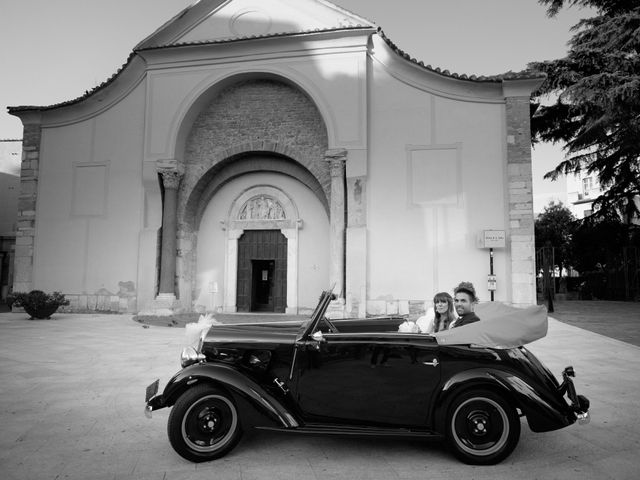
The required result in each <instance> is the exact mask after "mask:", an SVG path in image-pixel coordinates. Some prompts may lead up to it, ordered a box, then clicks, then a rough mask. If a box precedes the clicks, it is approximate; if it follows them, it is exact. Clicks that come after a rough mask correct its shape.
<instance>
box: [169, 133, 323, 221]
mask: <svg viewBox="0 0 640 480" xmlns="http://www.w3.org/2000/svg"><path fill="white" fill-rule="evenodd" d="M252 147H257V149H255V150H251V148H252ZM244 149H248V150H244ZM238 151H240V152H241V153H238ZM225 153H227V154H229V156H228V157H226V158H224V159H220V160H218V159H214V161H212V162H211V167H210V168H209V170H207V171H205V172H204V173H202V174H201V177H200V179H199V180H198V182H197V183H196V184H195V185H194V186H193V188H191V190H190V191H188V192H187V191H183V192H182V193H183V197H186V201H185V202H183V203H181V205H180V206H179V208H178V218H179V223H180V224H181V225H182V228H183V229H186V230H188V231H197V230H198V227H199V223H200V220H201V218H202V214H203V212H204V210H205V209H206V207H207V205H208V204H209V201H210V200H211V199H212V198H213V196H214V195H215V193H216V192H217V191H218V190H219V189H220V188H221V187H222V186H223V185H225V184H226V183H228V182H229V181H231V180H233V179H234V178H236V177H239V176H241V175H244V174H247V173H255V172H257V171H259V172H274V173H281V174H284V175H287V176H290V177H292V178H295V179H296V180H298V181H300V182H301V183H302V184H303V185H305V186H306V187H307V188H309V190H311V192H312V193H313V194H314V195H315V196H316V197H317V198H318V200H319V201H320V203H321V204H322V206H323V207H324V209H325V211H326V212H327V215H329V200H330V192H327V188H326V187H325V186H323V185H322V184H321V183H320V181H319V180H318V179H317V178H316V176H315V175H313V174H312V173H311V172H310V171H309V170H308V169H306V168H305V167H304V166H303V165H301V164H299V163H298V162H296V161H295V160H293V158H295V157H294V156H293V155H295V151H292V149H289V148H282V147H278V144H277V142H273V143H268V142H262V143H261V144H260V145H258V144H255V145H237V146H236V147H234V148H233V149H229V150H228V151H225ZM274 154H275V155H274ZM287 154H288V155H287Z"/></svg>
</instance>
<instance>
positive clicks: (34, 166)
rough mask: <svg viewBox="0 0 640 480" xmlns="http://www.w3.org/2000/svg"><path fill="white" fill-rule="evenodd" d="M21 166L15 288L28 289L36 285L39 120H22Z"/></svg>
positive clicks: (16, 290)
mask: <svg viewBox="0 0 640 480" xmlns="http://www.w3.org/2000/svg"><path fill="white" fill-rule="evenodd" d="M22 123H23V124H24V133H23V139H22V166H21V169H20V193H19V195H18V226H17V231H16V247H15V248H16V249H15V257H14V277H13V291H14V292H28V291H30V290H32V288H33V274H34V272H33V256H34V250H35V243H36V203H37V199H38V177H39V170H40V140H41V136H42V130H41V128H40V124H39V119H33V120H29V119H24V118H23V119H22Z"/></svg>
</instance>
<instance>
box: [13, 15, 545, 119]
mask: <svg viewBox="0 0 640 480" xmlns="http://www.w3.org/2000/svg"><path fill="white" fill-rule="evenodd" d="M371 28H372V27H371V26H370V25H360V24H358V25H353V26H348V27H340V28H334V29H326V30H325V29H314V30H306V31H300V32H281V33H272V34H266V35H250V36H244V37H233V38H227V39H220V40H211V41H200V42H185V43H175V44H169V45H154V46H148V47H144V48H140V49H136V50H134V51H133V52H131V54H130V55H129V57H128V58H127V61H126V62H125V63H124V64H123V65H122V66H121V67H120V68H119V69H118V71H117V72H116V73H114V74H113V75H112V76H111V77H109V78H108V79H107V80H105V81H104V82H102V83H101V84H100V85H98V86H96V87H94V88H93V89H91V90H86V91H85V92H84V94H83V95H81V96H79V97H77V98H74V99H73V100H67V101H64V102H61V103H56V104H53V105H47V106H34V105H20V106H12V107H8V108H7V110H8V112H9V113H17V112H21V111H29V110H41V111H44V110H53V109H56V108H60V107H66V106H69V105H74V104H76V103H79V102H81V101H83V100H85V99H86V98H88V97H90V96H92V95H93V94H95V93H97V92H99V91H100V90H102V89H104V88H106V87H107V86H108V85H110V84H111V83H113V82H114V81H115V79H116V78H117V77H118V76H119V75H120V74H121V73H122V71H123V70H124V69H125V68H126V67H127V65H129V64H130V63H131V61H132V59H133V58H134V56H135V55H136V54H137V52H141V51H146V50H158V49H163V48H178V47H188V46H198V45H202V46H204V45H219V44H225V43H235V42H245V41H251V40H259V39H265V38H278V37H293V36H297V35H308V34H310V33H320V32H322V33H326V32H338V31H347V30H361V29H363V30H366V29H371ZM377 33H378V35H380V37H381V38H382V39H383V40H384V41H385V43H386V44H387V45H388V46H389V47H390V48H391V50H393V51H394V52H395V53H396V54H397V55H399V56H400V57H402V58H404V59H405V60H407V61H408V62H411V63H413V64H416V65H418V66H420V67H422V68H424V69H425V70H428V71H431V72H435V73H437V74H440V75H443V76H445V77H450V78H455V79H459V80H467V81H472V82H496V83H498V82H501V81H503V80H523V79H531V78H544V74H542V73H540V72H535V71H531V70H523V71H521V72H511V71H509V72H506V73H503V74H500V75H491V76H485V75H480V76H476V75H466V74H458V73H455V72H454V73H451V72H449V70H442V69H440V68H439V67H435V68H434V67H432V66H431V65H425V64H424V62H422V61H418V60H416V59H415V58H413V57H411V56H410V55H409V54H408V53H406V52H405V51H403V50H401V49H400V48H398V47H397V46H396V44H395V43H393V42H392V41H391V40H390V39H389V38H388V37H387V36H386V35H385V34H384V32H383V31H382V29H381V28H378V30H377Z"/></svg>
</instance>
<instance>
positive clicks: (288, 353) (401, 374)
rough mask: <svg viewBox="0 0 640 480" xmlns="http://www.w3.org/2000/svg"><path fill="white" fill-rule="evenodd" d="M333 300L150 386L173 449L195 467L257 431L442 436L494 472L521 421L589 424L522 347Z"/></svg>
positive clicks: (234, 338) (208, 352) (583, 408)
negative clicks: (343, 306)
mask: <svg viewBox="0 0 640 480" xmlns="http://www.w3.org/2000/svg"><path fill="white" fill-rule="evenodd" d="M331 298H332V295H331V293H330V292H323V294H322V295H321V297H320V301H319V304H318V306H317V308H316V310H315V312H314V313H313V314H312V316H311V318H310V319H309V320H308V321H306V322H282V323H256V324H241V325H240V324H239V325H214V326H212V327H211V328H209V329H208V330H205V331H204V332H203V334H202V336H201V338H200V341H199V343H198V346H197V347H187V348H186V349H185V350H184V351H183V355H182V364H183V367H184V368H183V369H182V370H181V371H179V372H178V373H177V374H176V375H175V376H174V377H173V378H172V379H171V380H170V381H169V383H168V384H167V386H166V387H165V389H164V391H163V392H162V394H157V387H158V381H156V382H154V383H153V384H152V385H150V386H149V387H148V389H147V398H146V401H147V406H146V413H147V415H148V416H151V412H152V411H153V410H156V409H159V408H164V407H173V409H172V411H171V414H170V416H169V422H168V434H169V439H170V442H171V444H172V446H173V447H174V449H175V450H176V451H177V452H178V453H179V454H180V455H182V456H183V457H184V458H187V459H189V460H192V461H195V462H200V461H207V460H212V459H214V458H218V457H220V456H222V455H225V454H226V453H227V452H229V451H230V450H231V449H232V448H233V447H234V446H235V445H236V443H237V442H238V441H239V439H240V436H241V433H242V429H243V428H248V427H256V428H260V429H270V430H279V431H287V432H297V433H314V434H319V433H326V434H347V435H376V436H405V437H431V438H441V439H443V440H446V441H447V443H448V444H449V446H450V447H451V449H452V450H453V452H454V454H456V456H457V457H458V458H460V459H461V460H463V461H465V462H467V463H475V464H493V463H497V462H499V461H501V460H503V459H504V458H506V457H507V456H508V455H509V454H510V453H511V452H512V451H513V449H514V448H515V446H516V444H517V442H518V438H519V435H520V418H519V417H520V416H524V417H526V419H527V422H528V424H529V427H530V429H531V430H532V431H534V432H545V431H550V430H555V429H559V428H562V427H565V426H568V425H570V424H572V423H574V422H575V421H576V420H577V419H580V420H583V421H587V420H588V412H587V411H588V408H589V405H588V401H587V399H586V398H585V397H583V396H580V395H577V394H576V392H575V388H574V385H573V382H572V379H571V378H570V377H572V376H573V369H572V368H571V367H567V368H566V369H565V371H564V372H563V382H562V383H559V382H558V381H557V380H556V378H555V377H554V376H553V374H552V373H551V372H550V371H549V370H548V369H547V368H546V367H544V366H543V365H542V364H541V363H540V361H539V360H538V359H537V358H536V357H535V356H534V355H533V354H532V353H531V352H529V351H528V350H527V349H526V348H525V347H523V346H519V347H514V348H491V347H487V346H481V345H473V344H466V345H463V344H459V345H458V344H456V345H441V344H439V343H438V341H437V339H436V337H435V336H432V335H425V334H416V333H411V334H407V333H399V332H398V326H399V325H400V324H401V323H402V322H404V321H405V319H404V318H401V317H384V318H369V319H346V320H334V321H330V320H328V319H327V318H326V317H325V312H326V309H327V306H328V305H329V303H330V301H331ZM545 319H546V317H545ZM463 328H467V327H460V330H462V329H463Z"/></svg>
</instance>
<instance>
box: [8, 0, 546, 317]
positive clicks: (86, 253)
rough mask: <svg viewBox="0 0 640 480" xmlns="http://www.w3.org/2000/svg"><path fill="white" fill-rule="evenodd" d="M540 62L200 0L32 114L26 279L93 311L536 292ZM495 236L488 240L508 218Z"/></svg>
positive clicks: (281, 4)
mask: <svg viewBox="0 0 640 480" xmlns="http://www.w3.org/2000/svg"><path fill="white" fill-rule="evenodd" d="M542 80H543V79H542V78H541V77H540V76H539V75H536V74H533V73H531V72H521V73H508V74H504V75H497V76H491V77H474V76H471V77H468V76H466V75H458V74H451V73H449V72H448V71H441V70H440V69H438V68H433V67H431V66H428V65H424V64H423V63H422V62H418V61H416V60H415V59H412V58H410V57H409V56H408V55H407V54H405V53H404V52H402V51H401V50H399V49H398V48H397V47H396V46H395V45H394V44H393V42H392V41H391V40H390V39H388V38H387V37H386V36H385V35H384V33H383V32H382V31H381V30H380V29H379V28H378V27H377V25H375V24H373V23H372V22H370V21H368V20H366V19H364V18H361V17H359V16H358V15H356V14H353V13H351V12H348V11H346V10H343V9H342V8H340V7H338V6H337V5H334V4H332V3H330V2H328V1H324V0H296V1H292V0H264V1H262V2H260V4H259V7H257V6H256V3H255V2H251V1H248V0H227V1H221V0H201V1H200V2H198V3H196V4H194V5H192V6H191V7H189V8H187V9H185V10H184V11H183V12H181V13H180V14H178V15H177V16H176V17H174V18H173V19H171V20H170V21H169V22H167V23H166V24H165V25H163V26H162V27H160V28H159V29H158V30H157V31H156V32H154V33H153V34H152V35H151V36H149V37H148V38H146V39H145V40H143V41H142V42H141V43H140V44H138V45H137V46H136V48H135V49H134V51H133V53H132V54H131V55H130V57H129V59H128V61H127V63H126V64H125V65H124V66H123V67H122V68H121V69H120V70H119V71H118V72H117V73H116V74H115V75H114V76H113V77H112V78H110V79H108V80H107V81H105V82H104V83H103V84H102V85H100V86H98V87H97V88H95V89H94V90H92V91H90V92H87V93H86V94H85V95H83V96H82V97H80V98H78V99H75V100H71V101H69V102H65V103H62V104H58V105H52V106H44V107H42V106H40V107H39V106H17V107H10V113H12V114H13V115H16V116H18V117H19V118H20V119H21V120H22V122H23V125H24V138H23V161H22V170H21V186H20V197H19V205H18V225H17V236H16V250H15V265H14V285H13V290H14V291H29V290H31V289H39V290H44V291H54V290H55V291H61V292H63V293H64V294H65V295H66V296H67V298H69V299H70V300H71V302H72V305H71V308H72V309H73V310H77V311H83V310H111V311H122V312H140V311H155V312H160V311H163V312H165V311H178V310H182V311H194V310H195V311H214V312H238V311H241V312H250V311H268V312H282V313H291V314H298V313H305V312H307V311H308V310H309V309H311V308H313V307H314V305H315V303H316V300H317V297H318V295H319V293H320V292H321V291H322V290H324V289H327V288H328V287H329V286H333V288H334V292H336V293H337V294H338V297H339V298H338V300H337V301H336V302H335V305H334V308H333V312H334V314H335V315H344V316H360V317H364V316H366V315H372V314H386V313H393V314H396V313H398V314H406V313H414V312H418V311H420V310H421V309H423V308H424V305H425V302H429V300H430V299H431V298H432V297H433V294H434V293H435V292H437V291H451V290H452V288H453V287H454V286H455V285H456V284H457V283H459V282H460V281H462V280H465V281H472V282H474V284H475V285H476V288H477V290H478V292H479V294H480V298H481V300H488V299H489V291H488V290H487V287H488V284H487V275H488V274H489V273H490V272H489V268H490V267H489V263H490V258H489V257H490V256H489V250H488V249H487V248H483V247H487V246H488V245H487V244H485V243H483V242H484V240H485V232H486V231H490V232H493V233H494V234H495V233H496V232H497V236H498V243H497V244H495V246H496V248H495V250H492V259H491V261H492V264H493V267H492V268H493V269H494V271H493V273H494V275H495V279H496V283H494V285H495V292H494V295H495V299H496V300H500V301H504V302H508V303H512V304H515V305H529V304H533V303H534V302H535V265H534V240H533V207H532V205H533V204H532V182H531V147H530V128H529V98H530V94H531V92H532V91H533V90H534V89H535V88H536V87H537V86H538V85H539V84H540V83H541V81H542ZM494 240H495V239H494Z"/></svg>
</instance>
